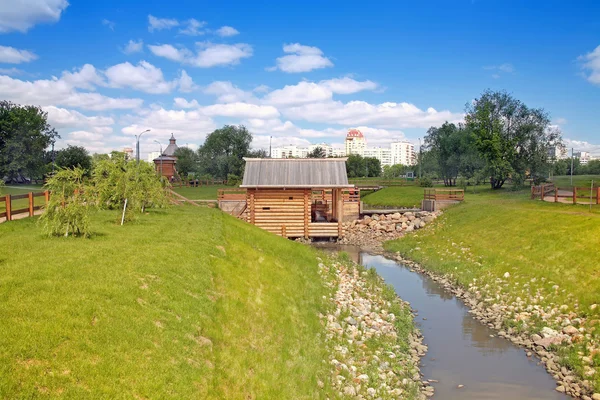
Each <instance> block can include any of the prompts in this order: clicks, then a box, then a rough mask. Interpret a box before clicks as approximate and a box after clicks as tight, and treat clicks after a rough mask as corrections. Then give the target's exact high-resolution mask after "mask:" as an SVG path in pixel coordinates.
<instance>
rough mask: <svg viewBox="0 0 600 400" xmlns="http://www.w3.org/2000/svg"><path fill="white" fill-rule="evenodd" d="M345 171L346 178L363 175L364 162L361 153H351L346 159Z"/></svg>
mask: <svg viewBox="0 0 600 400" xmlns="http://www.w3.org/2000/svg"><path fill="white" fill-rule="evenodd" d="M346 173H347V174H348V178H359V177H361V176H365V162H364V159H363V157H362V156H361V155H358V154H351V155H350V156H348V159H347V160H346Z"/></svg>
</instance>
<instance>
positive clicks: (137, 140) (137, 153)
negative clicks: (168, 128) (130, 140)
mask: <svg viewBox="0 0 600 400" xmlns="http://www.w3.org/2000/svg"><path fill="white" fill-rule="evenodd" d="M146 132H150V129H146V130H145V131H144V132H142V133H140V134H139V135H135V158H136V160H137V163H138V164H139V163H140V138H141V137H142V135H143V134H144V133H146Z"/></svg>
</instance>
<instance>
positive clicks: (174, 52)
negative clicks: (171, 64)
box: [148, 44, 193, 62]
mask: <svg viewBox="0 0 600 400" xmlns="http://www.w3.org/2000/svg"><path fill="white" fill-rule="evenodd" d="M148 48H149V49H150V51H151V52H152V53H153V54H154V55H156V56H159V57H164V58H166V59H168V60H171V61H177V62H183V61H184V60H185V59H187V58H191V57H192V55H193V54H192V53H191V52H190V51H189V50H188V49H178V48H176V47H175V46H172V45H170V44H161V45H148Z"/></svg>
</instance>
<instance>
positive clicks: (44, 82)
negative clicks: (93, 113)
mask: <svg viewBox="0 0 600 400" xmlns="http://www.w3.org/2000/svg"><path fill="white" fill-rule="evenodd" d="M66 74H70V73H66ZM75 81H76V80H75ZM76 85H81V83H74V82H70V81H69V78H67V79H63V78H61V79H57V78H53V79H50V80H48V79H40V80H35V81H25V80H20V79H15V78H11V77H8V76H0V93H2V97H3V98H4V99H5V100H10V101H13V102H15V103H19V104H36V105H40V106H65V107H74V108H81V109H87V110H108V109H129V108H137V107H140V106H141V105H142V103H143V100H142V99H132V98H112V97H107V96H103V95H101V94H99V93H86V92H79V91H77V90H76Z"/></svg>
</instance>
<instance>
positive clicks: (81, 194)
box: [40, 167, 90, 237]
mask: <svg viewBox="0 0 600 400" xmlns="http://www.w3.org/2000/svg"><path fill="white" fill-rule="evenodd" d="M84 179H85V171H84V170H83V169H82V168H79V167H76V168H74V169H60V170H59V171H58V172H57V173H56V174H54V176H52V177H51V178H49V179H48V182H46V185H45V189H46V190H49V191H50V192H51V196H50V201H49V203H48V206H47V207H46V208H45V210H44V213H43V214H42V216H41V217H40V223H42V224H43V225H44V230H45V231H46V233H47V234H48V235H49V236H61V235H64V236H65V237H67V236H69V235H72V236H83V237H89V236H90V228H89V209H90V202H89V201H87V199H86V195H87V194H88V188H87V187H86V184H85V180H84Z"/></svg>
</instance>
